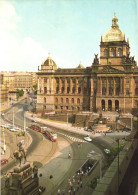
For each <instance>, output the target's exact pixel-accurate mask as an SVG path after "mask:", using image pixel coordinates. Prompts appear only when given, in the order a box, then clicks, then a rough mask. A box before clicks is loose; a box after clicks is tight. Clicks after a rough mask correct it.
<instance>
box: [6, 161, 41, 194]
mask: <svg viewBox="0 0 138 195" xmlns="http://www.w3.org/2000/svg"><path fill="white" fill-rule="evenodd" d="M37 173H38V169H37V167H35V166H34V165H31V164H30V163H25V164H24V165H21V167H15V168H14V171H13V172H12V173H10V174H9V175H8V177H7V178H6V180H5V187H6V188H7V189H8V195H38V194H39V191H38V190H39V179H38V175H37Z"/></svg>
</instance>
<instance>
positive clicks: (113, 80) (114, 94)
mask: <svg viewBox="0 0 138 195" xmlns="http://www.w3.org/2000/svg"><path fill="white" fill-rule="evenodd" d="M113 83H114V84H113V85H114V86H113V88H114V89H113V94H114V96H115V78H113Z"/></svg>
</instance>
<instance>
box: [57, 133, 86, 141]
mask: <svg viewBox="0 0 138 195" xmlns="http://www.w3.org/2000/svg"><path fill="white" fill-rule="evenodd" d="M60 134H61V135H63V136H65V137H67V138H68V139H70V140H72V141H74V142H81V143H84V142H85V143H86V142H87V141H85V140H83V139H80V138H77V137H73V136H70V135H67V134H64V133H60Z"/></svg>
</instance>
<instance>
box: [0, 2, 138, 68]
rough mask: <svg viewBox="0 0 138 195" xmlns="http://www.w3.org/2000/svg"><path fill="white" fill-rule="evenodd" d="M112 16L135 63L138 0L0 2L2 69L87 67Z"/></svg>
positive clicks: (137, 58)
mask: <svg viewBox="0 0 138 195" xmlns="http://www.w3.org/2000/svg"><path fill="white" fill-rule="evenodd" d="M114 12H115V13H116V16H117V17H118V19H119V28H120V29H121V31H122V32H123V33H125V35H126V38H129V43H130V48H131V49H130V52H131V53H130V55H131V56H135V59H136V61H137V62H138V35H137V34H138V33H137V32H138V29H137V28H138V15H137V14H138V0H0V71H37V70H38V66H40V65H41V64H42V63H43V62H44V61H45V60H46V59H47V57H48V53H49V52H50V56H51V58H52V59H53V60H54V61H55V62H56V64H57V66H58V67H60V68H76V67H77V66H78V65H79V64H80V63H81V64H82V65H84V67H87V66H91V64H92V62H93V58H94V54H99V53H100V47H99V45H100V40H101V35H102V36H104V34H105V33H106V32H107V31H108V30H109V29H110V28H111V25H112V18H113V16H114Z"/></svg>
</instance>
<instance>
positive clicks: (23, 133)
mask: <svg viewBox="0 0 138 195" xmlns="http://www.w3.org/2000/svg"><path fill="white" fill-rule="evenodd" d="M17 135H18V136H19V137H20V136H24V135H25V132H24V131H22V132H20V133H18V134H17Z"/></svg>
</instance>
